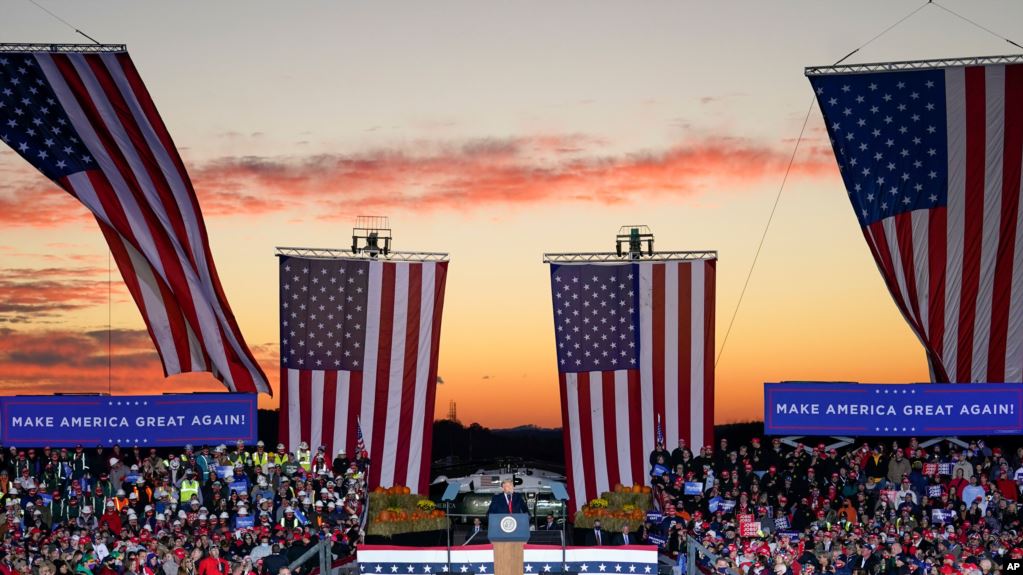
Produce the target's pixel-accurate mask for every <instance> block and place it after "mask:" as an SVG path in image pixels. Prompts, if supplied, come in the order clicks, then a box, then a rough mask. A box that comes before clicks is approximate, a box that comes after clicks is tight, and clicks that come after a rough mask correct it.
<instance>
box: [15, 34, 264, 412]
mask: <svg viewBox="0 0 1023 575" xmlns="http://www.w3.org/2000/svg"><path fill="white" fill-rule="evenodd" d="M85 50H87V51H86V52H75V51H61V52H50V51H3V52H0V139H2V140H3V141H4V142H5V143H6V144H7V145H8V146H10V147H11V148H12V149H14V151H16V152H17V153H18V154H20V155H21V156H22V157H23V158H25V159H26V160H28V162H29V163H30V164H32V166H34V167H35V168H36V169H38V170H39V171H40V172H42V173H43V174H44V175H45V176H46V177H48V178H50V179H51V180H53V181H54V182H55V183H56V184H57V185H59V186H60V187H61V188H63V189H64V190H65V191H67V192H68V193H69V194H71V195H72V196H74V197H75V198H77V199H78V200H79V201H80V202H82V203H83V204H85V206H86V207H87V208H89V210H90V211H92V213H93V215H94V216H95V218H96V221H97V222H98V223H99V227H100V229H101V230H102V231H103V235H104V236H105V237H106V240H107V244H108V245H109V246H110V250H111V252H112V254H113V257H114V260H115V261H116V262H117V267H118V269H119V270H120V271H121V276H122V277H123V278H124V282H125V284H126V285H127V287H128V291H129V292H131V295H132V297H133V298H134V300H135V303H136V304H137V305H138V308H139V310H140V311H141V312H142V317H143V319H144V320H145V322H146V328H147V329H148V330H149V335H150V337H151V338H152V340H153V343H154V344H155V345H156V350H157V352H158V353H159V355H160V359H161V361H162V363H163V369H164V372H165V374H166V375H172V374H177V373H184V372H195V371H209V372H212V373H213V375H214V376H215V377H216V378H217V379H219V380H221V381H222V382H223V383H224V385H225V386H227V388H228V389H230V390H232V391H239V392H265V393H271V391H270V387H269V385H268V384H267V380H266V375H264V374H263V371H262V370H261V369H260V367H259V365H258V364H257V363H256V360H255V359H254V358H253V356H252V353H251V352H250V351H249V348H248V347H247V346H246V345H245V340H244V339H243V338H242V334H241V330H239V328H238V323H237V322H236V321H235V318H234V315H233V314H232V313H231V308H230V307H229V306H228V303H227V298H226V296H225V295H224V290H223V288H222V287H221V284H220V279H219V278H218V276H217V271H216V268H215V267H214V265H213V255H212V254H211V253H210V247H209V242H208V238H207V235H206V224H205V223H204V222H203V218H202V212H201V211H200V209H199V202H198V200H197V198H196V195H195V191H194V190H193V189H192V184H191V181H190V180H189V178H188V173H187V172H186V171H185V166H184V164H183V163H182V161H181V157H180V156H179V155H178V152H177V149H176V148H175V147H174V143H173V142H172V141H171V137H170V134H169V133H168V132H167V127H166V126H165V125H164V123H163V120H161V119H160V115H159V113H158V112H157V110H156V105H155V104H154V103H153V100H152V98H150V96H149V92H148V91H147V90H146V87H145V84H143V82H142V78H141V77H140V76H139V74H138V71H137V70H136V69H135V65H134V64H133V63H132V61H131V58H130V57H129V56H128V54H127V52H124V51H123V48H119V47H118V48H114V49H109V50H104V49H102V48H99V49H97V48H96V47H95V46H91V47H85Z"/></svg>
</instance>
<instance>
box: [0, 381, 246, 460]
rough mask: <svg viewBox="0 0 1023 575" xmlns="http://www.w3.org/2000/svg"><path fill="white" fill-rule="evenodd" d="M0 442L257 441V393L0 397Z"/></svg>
mask: <svg viewBox="0 0 1023 575" xmlns="http://www.w3.org/2000/svg"><path fill="white" fill-rule="evenodd" d="M0 425H2V427H0V443H3V444H4V445H17V446H23V445H49V446H52V447H73V446H75V445H77V444H83V445H86V446H90V447H91V446H96V445H107V446H109V445H133V446H134V445H139V446H154V447H155V446H180V445H184V444H186V443H228V442H234V441H237V440H239V439H241V440H242V441H244V442H245V443H249V444H251V443H255V441H256V394H254V393H251V394H249V393H209V394H206V393H203V394H178V395H131V396H128V395H121V396H100V395H52V396H50V395H47V396H16V397H0Z"/></svg>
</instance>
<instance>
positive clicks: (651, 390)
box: [551, 259, 717, 510]
mask: <svg viewBox="0 0 1023 575" xmlns="http://www.w3.org/2000/svg"><path fill="white" fill-rule="evenodd" d="M716 267H717V260H716V259H704V260H694V261H656V262H655V261H650V262H641V263H621V264H619V263H612V264H552V265H551V292H552V295H553V298H554V329H555V339H556V343H557V353H558V370H559V372H560V373H559V381H560V383H561V420H562V429H564V430H565V434H566V441H565V461H566V463H567V465H566V468H567V470H568V473H567V476H568V490H569V495H570V496H571V498H572V501H573V502H574V505H575V509H576V510H578V509H579V508H580V507H582V505H583V504H585V503H586V502H587V501H589V500H590V499H592V498H594V497H598V496H599V495H600V494H601V493H603V492H605V491H608V490H609V489H610V488H612V487H614V486H615V485H616V484H619V483H620V484H622V485H646V484H649V481H648V474H649V472H650V469H649V465H648V462H647V458H648V456H649V454H650V452H651V451H653V449H654V442H655V433H656V434H660V433H664V434H665V436H666V438H667V441H668V442H670V443H671V444H672V445H671V446H669V449H670V447H673V446H674V445H675V442H676V441H678V440H679V439H684V440H686V443H687V445H689V446H694V447H696V446H703V445H705V444H707V445H709V444H710V443H711V442H712V441H713V436H714V294H715V270H716ZM657 422H660V423H657ZM655 425H656V426H657V429H656V430H655ZM662 430H663V431H662Z"/></svg>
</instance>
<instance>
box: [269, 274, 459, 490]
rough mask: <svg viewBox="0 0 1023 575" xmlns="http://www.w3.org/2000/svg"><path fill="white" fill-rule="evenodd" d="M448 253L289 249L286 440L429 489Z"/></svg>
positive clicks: (379, 478) (284, 326) (386, 482)
mask: <svg viewBox="0 0 1023 575" xmlns="http://www.w3.org/2000/svg"><path fill="white" fill-rule="evenodd" d="M447 270H448V264H447V262H432V261H429V262H424V261H415V262H408V261H381V260H375V259H374V260H370V259H365V258H351V259H345V258H330V259H324V258H304V257H290V256H281V257H280V280H281V288H280V294H281V295H280V297H281V399H280V401H281V424H280V440H281V442H282V443H284V444H285V445H287V446H288V447H289V450H291V451H294V450H295V449H296V448H297V447H298V445H299V443H301V442H306V443H308V444H309V446H310V448H311V449H313V450H316V449H317V448H318V447H320V446H323V447H324V449H325V451H326V454H327V455H328V460H329V459H330V458H331V457H333V455H336V454H337V453H338V452H340V451H344V452H345V453H346V454H354V453H355V452H356V449H357V448H358V446H359V444H360V443H361V442H363V441H365V446H366V449H367V451H368V452H369V457H370V461H371V465H370V468H369V483H370V487H371V488H374V487H376V486H378V485H380V486H384V487H390V486H393V485H407V486H408V487H410V488H411V489H412V491H413V492H418V493H426V489H427V488H428V486H429V471H430V461H431V460H430V449H431V442H432V439H431V438H432V433H433V413H434V400H435V394H436V388H437V385H436V382H437V355H438V354H437V351H438V344H439V341H440V322H441V314H442V311H443V308H444V285H445V280H446V278H447Z"/></svg>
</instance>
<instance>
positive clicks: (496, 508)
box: [487, 492, 529, 515]
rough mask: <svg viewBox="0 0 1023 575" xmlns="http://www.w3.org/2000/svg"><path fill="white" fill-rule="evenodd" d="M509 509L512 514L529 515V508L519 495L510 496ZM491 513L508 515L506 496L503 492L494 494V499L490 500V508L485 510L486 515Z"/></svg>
mask: <svg viewBox="0 0 1023 575" xmlns="http://www.w3.org/2000/svg"><path fill="white" fill-rule="evenodd" d="M511 508H512V511H511V512H512V513H529V506H528V505H526V500H525V499H523V498H522V495H521V494H519V493H512V494H511ZM492 513H498V514H504V515H508V496H507V495H506V494H504V493H503V492H502V493H496V494H494V497H493V498H492V499H491V500H490V508H489V509H487V515H490V514H492Z"/></svg>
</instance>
